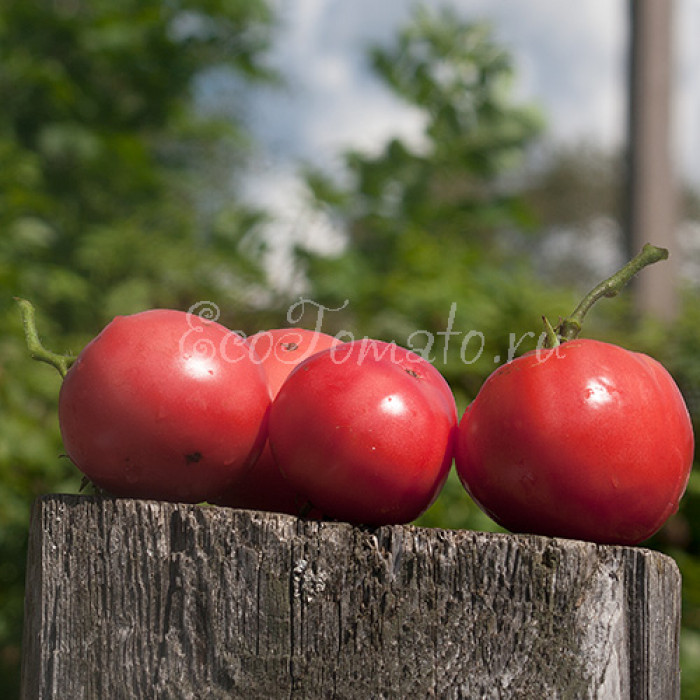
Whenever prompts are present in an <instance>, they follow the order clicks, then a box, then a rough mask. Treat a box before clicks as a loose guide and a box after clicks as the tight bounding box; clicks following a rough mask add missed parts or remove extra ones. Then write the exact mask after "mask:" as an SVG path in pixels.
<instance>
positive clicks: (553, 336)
mask: <svg viewBox="0 0 700 700" xmlns="http://www.w3.org/2000/svg"><path fill="white" fill-rule="evenodd" d="M542 323H543V324H544V347H545V348H556V347H557V345H559V344H560V341H559V336H558V335H557V331H556V330H555V329H554V328H553V327H552V324H551V323H550V322H549V319H548V318H547V317H546V316H542ZM540 337H541V336H540Z"/></svg>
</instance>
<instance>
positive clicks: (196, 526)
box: [22, 495, 680, 700]
mask: <svg viewBox="0 0 700 700" xmlns="http://www.w3.org/2000/svg"><path fill="white" fill-rule="evenodd" d="M27 574H28V578H27V597H26V619H25V639H24V648H23V679H22V681H23V697H24V698H25V699H26V700H30V699H31V700H35V699H42V700H43V699H45V698H60V699H69V700H80V699H81V698H89V699H93V698H95V699H98V698H99V699H100V700H119V699H121V698H123V699H124V700H134V699H135V698H147V699H148V700H161V699H165V698H173V699H175V698H177V699H184V698H238V697H241V698H246V699H248V700H253V699H256V698H261V699H264V700H270V699H274V698H301V699H304V700H311V699H314V698H353V699H355V698H357V699H359V700H374V699H379V698H399V699H404V698H411V699H413V698H415V699H419V698H517V699H518V700H521V699H523V698H524V699H527V698H533V699H537V700H543V699H545V698H546V699H553V698H573V699H576V700H578V699H580V698H650V699H653V700H660V699H662V700H671V699H672V698H677V697H679V667H678V635H679V622H680V619H679V618H680V575H679V572H678V569H677V567H676V565H675V563H674V562H673V560H672V559H670V558H668V557H666V556H663V555H661V554H659V553H656V552H652V551H649V550H645V549H642V548H628V547H600V546H595V545H592V544H588V543H583V542H576V541H570V540H559V539H549V538H543V537H530V536H511V535H499V534H487V533H478V532H471V531H447V530H429V529H421V528H416V527H410V526H395V527H382V528H378V529H362V528H355V527H351V526H349V525H346V524H342V523H316V522H305V521H301V520H297V519H295V518H292V517H288V516H283V515H272V514H264V513H257V512H252V511H237V510H232V509H226V508H207V507H198V506H187V505H174V504H169V503H160V502H151V501H130V500H113V499H103V498H97V497H88V496H61V495H58V496H47V497H44V498H41V499H39V500H38V501H37V503H36V504H35V506H34V510H33V514H32V522H31V531H30V549H29V561H28V568H27Z"/></svg>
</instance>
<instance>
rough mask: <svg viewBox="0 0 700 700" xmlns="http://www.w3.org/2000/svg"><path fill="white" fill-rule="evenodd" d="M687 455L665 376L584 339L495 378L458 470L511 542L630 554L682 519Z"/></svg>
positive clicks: (682, 411)
mask: <svg viewBox="0 0 700 700" xmlns="http://www.w3.org/2000/svg"><path fill="white" fill-rule="evenodd" d="M693 449H694V440H693V430H692V425H691V422H690V417H689V415H688V410H687V408H686V405H685V402H684V401H683V398H682V396H681V393H680V391H679V390H678V387H677V386H676V384H675V382H674V381H673V379H672V378H671V376H670V375H669V374H668V372H667V371H666V370H665V369H664V368H663V367H662V366H661V365H660V364H659V363H658V362H657V361H656V360H653V359H652V358H650V357H648V356H646V355H642V354H640V353H635V352H630V351H628V350H625V349H623V348H621V347H618V346H616V345H610V344H608V343H602V342H599V341H595V340H587V339H583V340H572V341H569V342H566V343H563V344H562V345H560V346H559V347H558V348H554V349H552V350H544V351H541V352H540V353H530V354H527V355H525V356H523V357H520V358H518V359H516V360H513V361H512V362H510V363H508V364H506V365H503V366H502V367H500V368H498V369H497V370H496V371H495V372H494V373H493V374H492V375H491V376H490V377H489V378H488V379H487V380H486V382H485V383H484V385H483V387H482V388H481V390H480V392H479V394H478V395H477V397H476V399H475V400H474V401H473V403H472V404H471V405H470V406H469V407H468V409H467V410H466V412H465V413H464V416H463V417H462V420H461V421H460V428H459V437H458V439H457V446H456V449H455V462H456V468H457V473H458V474H459V477H460V479H461V481H462V483H463V484H464V486H465V487H466V489H467V491H468V492H469V493H470V494H471V496H472V497H473V498H474V500H475V501H476V502H477V503H478V504H479V505H480V506H481V507H482V508H483V510H484V511H485V512H486V513H488V514H489V515H490V516H491V517H492V518H493V519H494V520H495V521H496V522H498V523H500V524H501V525H502V526H504V527H505V528H507V529H509V530H511V531H513V532H529V533H534V534H541V535H550V536H559V537H569V538H575V539H583V540H590V541H593V542H599V543H609V544H637V543H639V542H641V541H643V540H645V539H647V538H648V537H650V536H651V535H652V534H654V533H655V532H656V531H657V530H658V529H659V528H660V527H661V526H662V525H663V523H664V522H665V521H666V519H667V518H668V517H669V516H670V515H671V514H673V513H674V512H675V511H676V509H677V508H678V502H679V500H680V498H681V496H682V495H683V492H684V490H685V487H686V485H687V483H688V478H689V475H690V469H691V466H692V461H693Z"/></svg>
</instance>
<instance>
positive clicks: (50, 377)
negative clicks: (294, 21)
mask: <svg viewBox="0 0 700 700" xmlns="http://www.w3.org/2000/svg"><path fill="white" fill-rule="evenodd" d="M273 19H274V18H273V17H272V15H271V13H270V11H269V8H268V7H267V5H266V3H265V2H264V0H206V1H205V2H202V1H201V0H172V1H168V2H162V1H161V0H120V2H111V1H108V0H75V1H73V0H56V1H55V2H47V1H46V0H5V1H4V2H3V3H2V4H1V5H0V94H2V95H3V106H2V109H1V110H0V232H1V233H0V326H1V327H2V334H0V562H1V563H0V687H2V688H3V690H4V692H3V696H4V697H13V696H16V695H17V683H18V661H19V654H20V651H19V644H20V638H21V623H22V602H23V576H24V552H25V547H26V540H27V526H28V513H29V507H30V504H31V501H32V499H33V498H34V497H35V496H37V495H39V494H42V493H47V492H51V491H70V492H76V491H77V490H78V488H79V485H80V476H79V475H78V474H77V470H75V469H74V468H73V467H72V465H71V464H70V463H69V461H68V460H67V459H63V458H62V457H61V442H60V435H59V433H58V424H57V420H56V401H57V395H58V388H59V377H58V375H57V374H56V373H55V372H53V371H52V370H51V369H50V368H49V367H47V366H43V365H37V364H36V363H34V362H32V361H31V360H30V359H29V358H28V356H27V351H26V348H25V347H23V346H24V343H23V340H22V329H21V322H20V317H19V314H18V310H17V308H16V307H15V305H14V302H13V299H12V297H13V295H18V296H22V297H26V298H28V299H31V300H32V301H33V302H34V304H35V305H36V307H37V309H38V311H39V317H38V322H39V328H40V331H41V332H42V333H43V335H44V339H45V342H46V343H47V345H49V346H51V347H52V348H54V349H55V350H57V351H60V352H65V351H71V352H77V351H79V350H80V349H81V347H82V346H83V345H84V344H85V342H86V341H87V340H89V338H90V337H91V336H92V335H94V334H96V333H97V332H98V331H99V330H100V329H101V328H102V327H103V326H104V325H105V324H106V323H107V322H108V321H109V320H110V319H111V318H112V317H113V316H115V315H117V314H127V313H132V312H135V311H139V310H142V309H145V308H149V307H155V306H171V307H175V308H184V309H187V308H189V306H190V305H191V304H192V303H194V302H196V301H198V300H201V299H216V301H217V303H219V304H220V305H221V306H222V307H223V308H225V309H226V311H227V313H228V314H229V318H231V317H232V316H233V317H236V316H237V314H241V315H243V316H245V314H247V313H249V311H250V310H251V308H252V306H253V305H254V302H256V299H257V298H259V296H260V295H261V294H262V291H263V290H264V289H265V284H266V282H265V278H264V274H263V273H262V267H261V248H260V246H261V244H260V242H259V237H258V235H257V232H258V229H259V226H260V223H261V221H262V219H263V215H262V213H260V212H256V211H251V210H250V209H248V208H247V207H245V206H243V205H242V204H241V203H240V202H238V201H236V198H235V197H234V196H232V187H231V185H230V182H231V178H232V176H233V174H235V173H236V172H237V171H239V170H241V168H242V164H243V162H244V161H245V159H246V158H247V157H248V155H247V141H246V134H245V131H244V130H243V129H242V128H241V127H240V125H239V124H238V122H237V119H236V113H235V109H234V108H235V105H233V106H232V109H230V110H229V111H228V112H227V113H225V114H224V113H216V112H214V111H209V112H205V111H204V110H202V109H201V108H200V107H199V106H198V104H197V102H196V100H195V97H196V94H197V90H198V89H199V83H200V81H201V80H202V79H203V78H205V76H206V75H207V74H209V73H211V71H214V70H216V71H218V72H219V73H220V74H226V75H228V76H229V79H230V80H231V81H239V82H241V81H244V82H249V81H272V80H274V79H275V76H274V75H272V74H271V73H270V72H269V71H268V70H267V69H266V68H265V65H264V61H263V57H264V51H265V48H266V46H267V43H268V40H269V35H270V30H271V28H272V26H273Z"/></svg>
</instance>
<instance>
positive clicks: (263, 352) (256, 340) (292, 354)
mask: <svg viewBox="0 0 700 700" xmlns="http://www.w3.org/2000/svg"><path fill="white" fill-rule="evenodd" d="M339 342H340V341H339V340H337V339H336V338H334V337H333V336H332V335H327V334H325V333H320V332H317V331H311V330H306V329H304V328H275V329H273V330H268V331H261V332H260V333H256V334H255V335H252V336H250V338H248V343H249V345H250V347H251V348H252V349H253V351H254V352H255V353H256V355H257V356H258V357H259V358H260V362H261V363H262V366H263V368H264V369H265V373H266V375H267V386H268V388H269V390H270V395H271V396H272V398H274V397H275V396H277V393H278V392H279V390H280V387H281V386H282V384H283V383H284V380H285V379H286V378H287V376H288V375H289V373H290V372H291V371H292V370H293V369H294V367H296V366H297V365H298V364H299V363H300V362H301V361H302V360H305V359H306V358H307V357H309V356H310V355H313V354H314V353H316V352H320V351H321V350H325V349H326V348H329V347H332V346H333V345H337V344H338V343H339ZM212 502H213V503H216V504H217V505H222V506H231V507H233V508H249V509H251V510H266V511H273V512H276V513H289V514H290V515H299V514H300V513H302V511H303V510H304V508H305V506H306V505H307V502H308V499H307V498H306V497H305V496H304V495H303V494H300V493H297V491H296V490H295V489H294V488H292V486H291V485H290V483H289V481H287V479H285V478H284V477H283V476H282V473H281V472H280V470H279V469H278V468H277V464H276V463H275V460H274V458H273V456H272V452H271V451H270V445H269V443H265V447H264V449H263V451H262V454H261V455H260V457H259V459H258V461H257V462H256V463H255V467H254V468H253V469H251V470H250V471H248V472H247V473H246V474H245V475H244V476H243V478H242V479H239V480H237V481H236V482H235V483H234V484H233V485H232V486H231V487H230V488H228V489H226V491H225V492H223V493H222V494H221V495H217V496H216V497H215V498H214V499H213V500H212ZM306 515H309V514H308V513H307V514H306ZM313 515H315V516H317V517H318V516H320V513H318V512H315V513H313Z"/></svg>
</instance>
